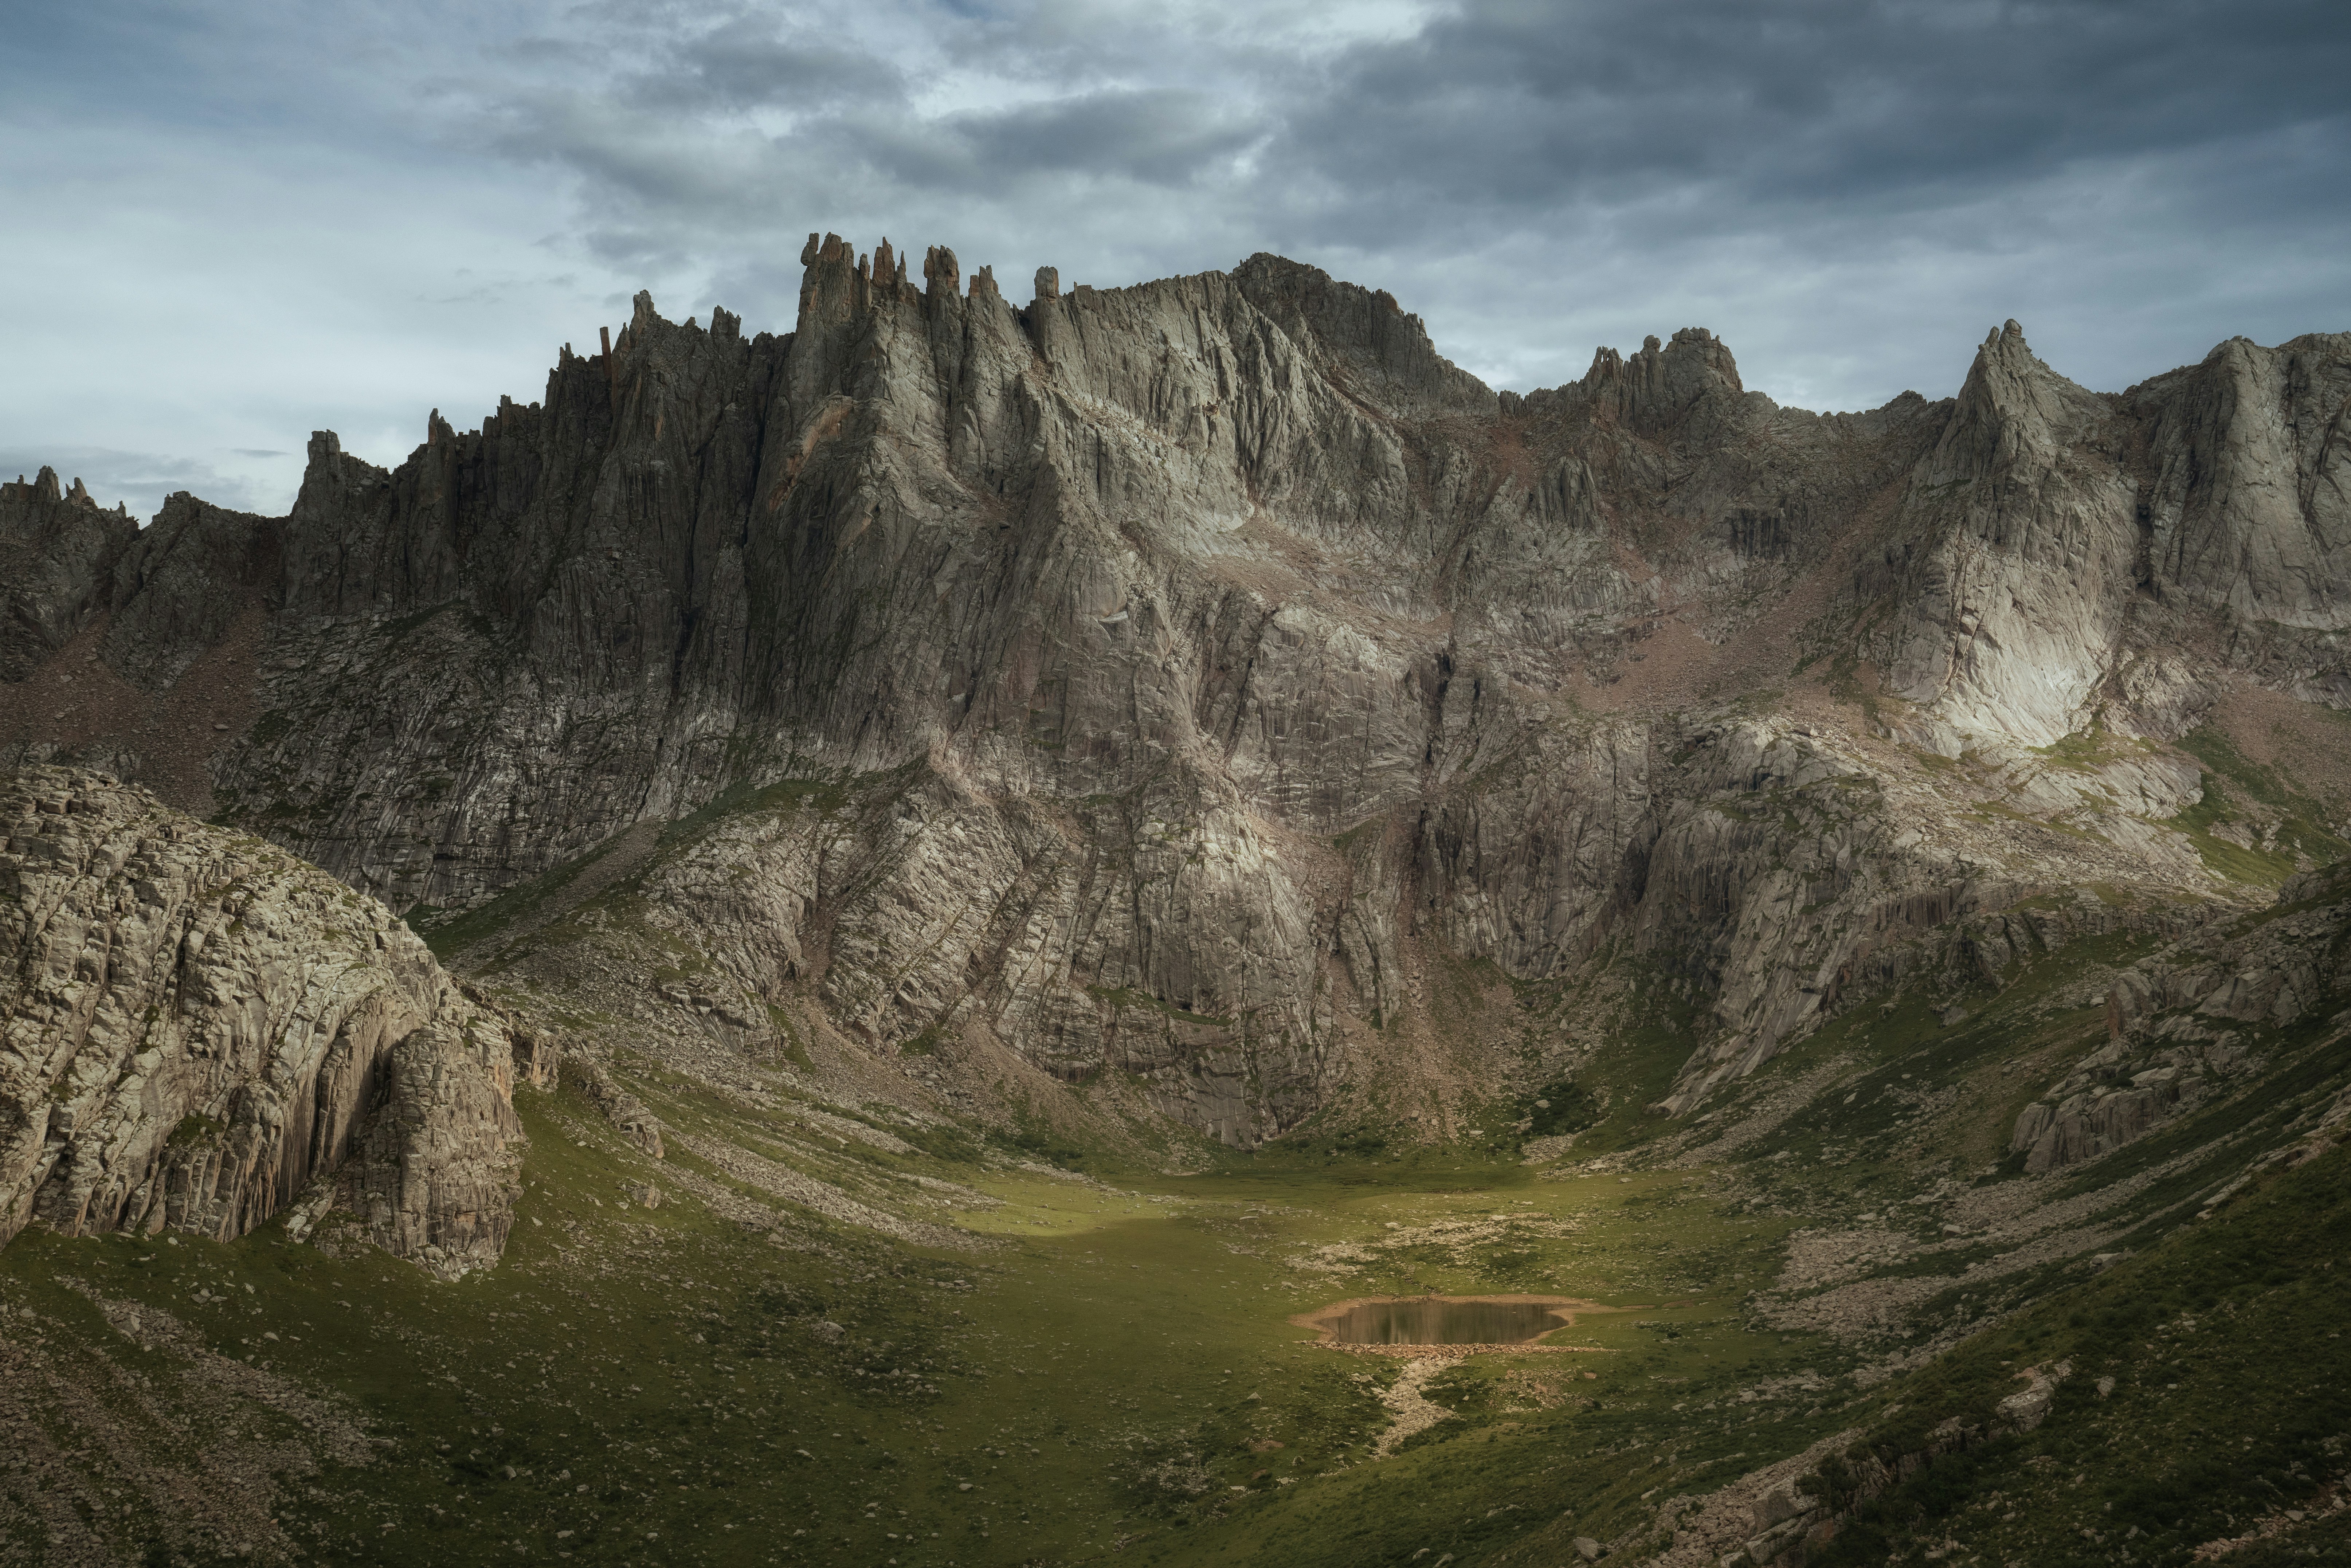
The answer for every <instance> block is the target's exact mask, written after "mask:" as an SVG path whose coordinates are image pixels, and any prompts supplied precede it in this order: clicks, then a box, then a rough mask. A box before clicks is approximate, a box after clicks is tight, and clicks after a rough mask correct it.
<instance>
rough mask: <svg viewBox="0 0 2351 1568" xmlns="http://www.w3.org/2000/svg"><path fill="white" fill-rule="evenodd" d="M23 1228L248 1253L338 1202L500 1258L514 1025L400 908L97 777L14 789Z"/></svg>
mask: <svg viewBox="0 0 2351 1568" xmlns="http://www.w3.org/2000/svg"><path fill="white" fill-rule="evenodd" d="M0 825H5V849H0V1204H5V1207H0V1240H5V1239H6V1238H8V1237H13V1236H14V1235H16V1232H17V1231H18V1230H19V1229H21V1228H23V1227H24V1226H25V1225H26V1223H27V1222H28V1221H38V1222H39V1223H42V1224H44V1225H47V1226H48V1227H50V1228H53V1229H56V1230H58V1231H61V1232H64V1233H66V1234H68V1235H84V1234H90V1233H95V1232H105V1231H114V1230H133V1231H140V1232H143V1233H147V1234H153V1233H155V1232H158V1231H162V1230H166V1229H169V1230H177V1231H185V1232H188V1233H191V1234H193V1235H198V1236H206V1237H213V1238H215V1239H229V1238H233V1237H236V1236H241V1235H243V1234H245V1233H246V1231H249V1230H251V1229H253V1228H255V1227H256V1226H258V1225H260V1224H261V1223H263V1222H264V1221H265V1220H266V1219H268V1218H271V1217H272V1216H273V1215H275V1214H277V1212H278V1211H279V1210H281V1209H283V1208H285V1207H287V1206H288V1205H289V1204H292V1203H294V1202H295V1201H296V1200H297V1199H298V1197H303V1196H304V1195H305V1191H306V1189H313V1190H314V1191H315V1197H316V1201H315V1202H313V1203H311V1205H310V1210H309V1212H308V1215H307V1216H306V1218H307V1219H308V1220H315V1219H316V1218H318V1215H319V1213H320V1212H323V1211H324V1209H325V1208H326V1207H328V1206H329V1204H332V1203H338V1202H339V1203H340V1206H341V1207H344V1208H346V1209H348V1210H350V1212H351V1214H352V1215H353V1216H354V1217H355V1218H356V1220H357V1221H358V1223H359V1225H360V1228H362V1229H363V1230H364V1232H365V1233H366V1234H367V1235H368V1237H369V1238H370V1239H372V1240H374V1241H375V1242H377V1243H378V1244H379V1245H381V1246H382V1247H384V1248H386V1249H389V1250H391V1251H393V1252H397V1253H399V1254H401V1255H402V1256H406V1257H410V1258H413V1259H415V1260H418V1261H419V1262H421V1263H423V1264H424V1265H425V1266H426V1267H427V1268H429V1269H431V1270H434V1272H436V1273H441V1274H444V1275H455V1274H457V1273H462V1272H464V1271H465V1270H466V1269H468V1268H473V1267H477V1266H480V1265H483V1264H486V1263H490V1262H494V1261H495V1260H496V1258H497V1255H498V1252H499V1249H501V1247H503V1245H504V1244H505V1240H506V1233H507V1224H508V1219H509V1216H510V1213H511V1209H512V1204H513V1191H512V1181H511V1166H512V1165H513V1163H514V1162H513V1160H512V1158H511V1157H510V1155H509V1152H508V1145H509V1144H510V1143H511V1142H512V1141H513V1140H514V1139H515V1138H516V1137H517V1135H518V1134H519V1132H520V1127H519V1125H518V1124H517V1122H516V1120H515V1116H514V1112H513V1110H512V1107H511V1103H510V1102H511V1099H512V1092H513V1071H512V1066H511V1060H510V1055H509V1048H508V1043H507V1034H506V1031H505V1030H504V1029H503V1028H501V1027H499V1026H498V1025H497V1024H496V1021H495V1020H494V1019H491V1018H489V1017H488V1016H486V1015H484V1014H482V1013H480V1012H479V1011H478V1010H477V1009H475V1008H474V1007H473V1006H472V1005H471V1004H470V1003H469V1002H467V1001H466V999H465V998H464V997H463V996H462V995H460V994H459V992H458V991H457V989H456V988H455V984H454V983H453V982H452V981H451V980H450V979H449V977H447V976H446V975H445V974H444V973H443V972H442V969H441V967H440V966H439V965H438V964H437V963H435V962H434V959H433V956H432V955H431V954H430V953H428V952H426V951H425V948H424V945H423V942H422V941H420V940H419V939H418V938H417V937H416V936H415V935H414V934H413V933H412V932H411V931H409V929H408V928H407V927H406V926H404V925H401V924H400V923H399V922H398V921H397V920H395V919H393V918H392V915H390V914H389V912H387V911H386V910H385V909H384V908H383V906H382V905H381V904H378V903H376V902H375V901H374V900H372V899H369V898H364V897H362V896H360V895H359V894H355V893H353V892H351V891H350V889H349V888H347V887H345V886H343V885H342V884H341V883H338V882H336V881H335V880H334V879H332V878H331V877H329V876H327V875H325V874H324V873H320V872H319V871H317V870H316V869H315V868H312V867H308V866H305V865H303V864H302V863H301V862H298V861H296V860H295V859H294V858H293V857H292V856H291V855H288V854H287V853H286V852H284V851H282V850H278V849H277V848H275V847H273V846H270V845H268V844H266V843H263V842H262V841H258V840H256V839H254V838H253V837H251V836H250V835H248V834H246V833H242V832H237V831H224V830H220V829H214V828H207V827H204V826H203V825H202V824H200V823H197V822H195V821H192V820H190V819H189V818H187V817H185V816H183V815H182V814H181V813H179V812H176V811H173V810H170V809H169V808H167V807H164V806H163V805H162V803H161V802H159V801H158V800H155V798H154V797H153V796H152V795H150V794H148V793H147V792H145V791H144V790H141V789H134V788H130V787H126V786H122V785H119V784H116V783H114V782H113V781H112V780H110V779H105V778H103V777H101V776H98V775H93V774H89V773H86V772H75V771H68V770H64V769H56V768H31V769H27V770H25V771H21V772H18V773H16V774H15V775H12V776H9V777H7V778H5V779H0ZM313 1184H317V1185H316V1186H315V1188H314V1186H313Z"/></svg>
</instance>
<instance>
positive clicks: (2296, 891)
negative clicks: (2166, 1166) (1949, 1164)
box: [2009, 867, 2351, 1175]
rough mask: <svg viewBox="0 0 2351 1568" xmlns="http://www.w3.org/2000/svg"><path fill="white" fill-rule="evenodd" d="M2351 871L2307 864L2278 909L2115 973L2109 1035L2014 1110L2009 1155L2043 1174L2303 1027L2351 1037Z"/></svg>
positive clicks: (2218, 1080)
mask: <svg viewBox="0 0 2351 1568" xmlns="http://www.w3.org/2000/svg"><path fill="white" fill-rule="evenodd" d="M2346 934H2351V878H2347V877H2346V875H2345V874H2344V873H2343V871H2342V869H2341V868H2339V867H2337V868H2332V869H2329V870H2325V871H2313V872H2309V873H2304V874H2303V875H2301V876H2298V877H2296V878H2294V880H2292V881H2291V882H2289V883H2286V885H2285V886H2284V887H2283V889H2282V890H2280V892H2279V894H2278V898H2277V901H2276V903H2275V904H2273V905H2272V906H2271V907H2270V908H2268V909H2265V910H2262V911H2261V912H2259V913H2257V914H2253V915H2245V916H2242V917H2240V918H2238V919H2236V920H2232V921H2228V922H2223V923H2221V924H2219V925H2214V926H2213V927H2211V928H2210V929H2208V930H2204V931H2199V932H2198V933H2197V934H2196V935H2194V936H2190V937H2188V938H2185V939H2183V940H2181V941H2179V942H2175V943H2172V944H2169V945H2168V946H2165V947H2163V948H2161V949H2159V950H2158V951H2157V952H2154V953H2151V954H2149V955H2148V956H2146V957H2144V958H2142V959H2140V960H2138V961H2137V963H2135V964H2133V965H2132V966H2131V967H2129V968H2127V969H2125V970H2123V971H2122V973H2121V974H2119V975H2117V976H2116V977H2115V980H2114V984H2113V986H2112V987H2111V988H2110V989H2109V990H2108V992H2107V995H2106V1024H2107V1031H2108V1035H2109V1039H2108V1040H2107V1041H2106V1043H2105V1045H2103V1046H2102V1047H2100V1048H2099V1049H2098V1050H2097V1051H2093V1052H2092V1053H2090V1055H2088V1056H2087V1057H2085V1058H2084V1059H2083V1060H2082V1061H2079V1062H2077V1063H2076V1064H2075V1065H2074V1068H2073V1070H2072V1071H2070V1072H2069V1073H2067V1075H2066V1076H2065V1077H2064V1079H2063V1080H2061V1081H2060V1082H2058V1083H2056V1084H2055V1085H2054V1086H2053V1087H2052V1088H2051V1090H2050V1091H2049V1092H2048V1093H2046V1094H2045V1095H2043V1096H2042V1097H2041V1098H2039V1099H2037V1100H2035V1101H2033V1102H2032V1103H2031V1104H2029V1105H2027V1106H2026V1107H2025V1108H2024V1110H2023V1112H2022V1113H2021V1114H2020V1115H2019V1116H2018V1117H2017V1120H2016V1129H2015V1132H2014V1133H2013V1134H2012V1135H2011V1138H2010V1144H2009V1147H2010V1152H2011V1153H2012V1154H2022V1155H2024V1157H2025V1158H2024V1168H2025V1170H2026V1171H2027V1172H2029V1173H2032V1174H2033V1175H2038V1174H2040V1173H2041V1172H2043V1171H2052V1170H2058V1169H2062V1168H2064V1166H2072V1165H2079V1164H2081V1163H2083V1162H2084V1161H2086V1160H2092V1159H2095V1158H2096V1157H2097V1156H2098V1155H2103V1154H2106V1153H2108V1152H2109V1151H2111V1150H2114V1149H2117V1148H2120V1147H2121V1146H2122V1145H2125V1144H2126V1143H2129V1142H2130V1141H2131V1140H2132V1139H2134V1138H2136V1137H2137V1136H2139V1135H2140V1134H2143V1133H2146V1132H2147V1131H2148V1130H2149V1129H2151V1128H2152V1127H2154V1126H2155V1125H2156V1124H2158V1122H2160V1121H2162V1120H2163V1119H2164V1118H2165V1117H2167V1116H2169V1115H2171V1114H2172V1113H2175V1112H2176V1111H2177V1110H2179V1109H2180V1108H2181V1107H2183V1106H2188V1105H2193V1104H2196V1103H2199V1101H2201V1100H2203V1099H2205V1098H2206V1097H2207V1096H2208V1095H2209V1094H2210V1093H2211V1092H2214V1091H2216V1090H2218V1089H2220V1088H2222V1087H2224V1086H2226V1085H2227V1084H2228V1083H2229V1082H2230V1081H2231V1080H2236V1079H2241V1078H2243V1077H2245V1076H2246V1075H2248V1074H2251V1073H2254V1072H2258V1071H2261V1070H2262V1068H2263V1067H2265V1066H2266V1065H2267V1062H2266V1061H2265V1056H2264V1048H2263V1041H2264V1040H2265V1039H2267V1040H2274V1039H2275V1037H2276V1031H2277V1030H2283V1029H2286V1028H2290V1027H2293V1026H2296V1025H2301V1026H2304V1027H2306V1028H2318V1029H2322V1030H2334V1031H2335V1032H2336V1033H2338V1034H2342V1033H2351V1011H2346V1003H2351V937H2346Z"/></svg>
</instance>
